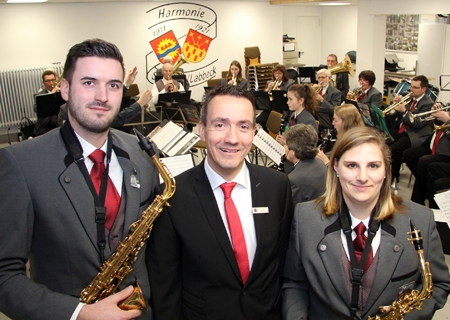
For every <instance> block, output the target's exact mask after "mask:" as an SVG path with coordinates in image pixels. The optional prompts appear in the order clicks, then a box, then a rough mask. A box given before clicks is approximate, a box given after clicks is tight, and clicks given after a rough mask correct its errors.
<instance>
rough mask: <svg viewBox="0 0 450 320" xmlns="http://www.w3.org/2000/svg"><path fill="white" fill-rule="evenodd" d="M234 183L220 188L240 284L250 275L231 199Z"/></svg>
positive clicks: (242, 236)
mask: <svg viewBox="0 0 450 320" xmlns="http://www.w3.org/2000/svg"><path fill="white" fill-rule="evenodd" d="M235 185H236V182H230V183H227V182H225V183H223V184H221V185H220V188H221V189H222V191H223V195H224V198H225V203H224V204H225V205H224V207H225V214H226V216H227V221H228V228H229V229H230V235H231V242H232V243H233V251H234V256H235V257H236V261H237V264H238V266H239V271H240V273H241V277H242V282H243V283H245V282H246V281H247V278H248V275H249V273H250V263H249V262H248V254H247V245H246V244H245V237H244V231H243V230H242V225H241V219H240V218H239V214H238V212H237V210H236V207H235V205H234V202H233V199H232V198H231V191H233V188H234V186H235Z"/></svg>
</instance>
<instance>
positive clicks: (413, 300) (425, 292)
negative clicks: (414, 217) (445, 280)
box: [368, 221, 433, 320]
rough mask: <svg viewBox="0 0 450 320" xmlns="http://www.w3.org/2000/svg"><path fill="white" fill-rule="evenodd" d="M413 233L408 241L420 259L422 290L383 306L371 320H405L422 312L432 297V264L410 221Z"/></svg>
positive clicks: (410, 291) (407, 292)
mask: <svg viewBox="0 0 450 320" xmlns="http://www.w3.org/2000/svg"><path fill="white" fill-rule="evenodd" d="M409 223H410V228H411V231H410V232H408V234H409V235H411V238H408V241H410V242H412V243H413V244H414V248H415V249H416V252H417V255H418V257H419V267H420V271H421V274H422V288H421V289H420V291H419V290H409V291H406V292H403V293H401V294H400V295H399V296H398V298H397V300H395V301H394V302H393V303H392V305H390V306H381V307H380V308H379V309H380V312H379V314H377V315H376V316H374V317H369V318H368V319H369V320H381V319H384V320H403V316H404V315H405V314H407V313H409V312H411V311H413V310H415V309H417V310H421V309H422V305H423V301H424V300H425V299H428V298H430V297H431V293H432V292H433V280H432V277H431V272H430V264H429V262H428V261H425V254H424V251H423V241H422V235H421V233H420V230H419V229H417V228H416V226H414V225H413V224H412V222H411V221H410V222H409Z"/></svg>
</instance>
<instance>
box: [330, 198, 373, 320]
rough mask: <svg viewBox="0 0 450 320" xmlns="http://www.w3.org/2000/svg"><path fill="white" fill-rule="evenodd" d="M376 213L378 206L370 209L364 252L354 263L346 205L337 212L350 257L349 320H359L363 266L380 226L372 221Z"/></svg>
mask: <svg viewBox="0 0 450 320" xmlns="http://www.w3.org/2000/svg"><path fill="white" fill-rule="evenodd" d="M377 211H378V205H375V207H374V208H373V209H372V213H371V214H370V220H369V231H368V233H369V236H368V237H367V241H366V245H365V246H364V250H363V252H362V256H361V260H360V261H359V263H357V262H356V253H355V247H354V246H353V239H352V231H353V230H352V228H351V218H350V212H349V211H348V207H347V204H346V203H345V201H343V203H342V206H341V210H340V212H339V219H340V220H341V226H342V230H343V232H344V235H345V238H346V239H347V249H348V254H349V256H350V262H351V265H352V278H351V284H352V298H351V303H350V310H351V313H352V317H351V319H354V320H359V319H360V317H359V316H358V315H357V312H358V310H359V309H360V306H359V291H360V288H361V281H362V277H363V274H364V266H365V264H366V261H367V257H368V256H369V252H370V248H371V246H372V241H373V238H374V237H375V234H376V233H377V230H378V228H379V226H380V223H379V222H378V221H377V220H375V219H374V216H375V213H376V212H377Z"/></svg>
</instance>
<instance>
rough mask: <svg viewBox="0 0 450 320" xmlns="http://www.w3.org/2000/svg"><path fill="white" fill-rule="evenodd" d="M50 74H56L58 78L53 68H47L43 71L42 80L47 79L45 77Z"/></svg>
mask: <svg viewBox="0 0 450 320" xmlns="http://www.w3.org/2000/svg"><path fill="white" fill-rule="evenodd" d="M49 75H54V76H55V78H56V71H55V70H53V69H47V70H44V72H42V81H44V80H45V79H44V78H45V76H49Z"/></svg>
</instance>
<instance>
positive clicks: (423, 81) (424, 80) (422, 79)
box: [411, 75, 428, 88]
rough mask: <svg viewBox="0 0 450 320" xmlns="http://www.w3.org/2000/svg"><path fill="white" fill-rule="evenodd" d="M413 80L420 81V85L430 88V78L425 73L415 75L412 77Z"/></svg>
mask: <svg viewBox="0 0 450 320" xmlns="http://www.w3.org/2000/svg"><path fill="white" fill-rule="evenodd" d="M411 80H412V81H420V87H422V88H425V87H427V88H428V78H427V77H425V76H424V75H419V76H415V77H414V78H412V79H411Z"/></svg>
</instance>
